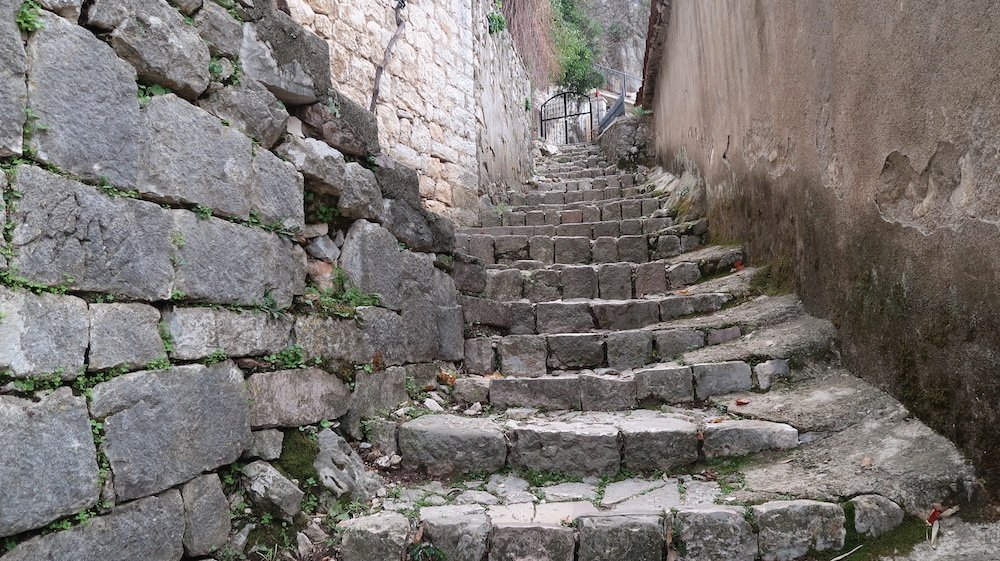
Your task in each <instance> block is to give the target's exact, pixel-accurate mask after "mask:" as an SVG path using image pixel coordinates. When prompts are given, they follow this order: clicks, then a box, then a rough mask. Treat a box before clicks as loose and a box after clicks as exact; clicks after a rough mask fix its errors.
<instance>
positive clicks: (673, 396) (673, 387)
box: [633, 365, 694, 403]
mask: <svg viewBox="0 0 1000 561" xmlns="http://www.w3.org/2000/svg"><path fill="white" fill-rule="evenodd" d="M633 375H634V376H635V382H636V398H637V399H638V400H639V401H640V402H642V401H644V400H649V401H652V402H653V403H678V402H684V401H693V400H694V379H693V378H692V377H691V368H690V367H687V366H668V365H659V366H651V367H649V368H643V369H641V370H636V371H635V372H634V373H633Z"/></svg>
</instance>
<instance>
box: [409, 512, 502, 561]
mask: <svg viewBox="0 0 1000 561" xmlns="http://www.w3.org/2000/svg"><path fill="white" fill-rule="evenodd" d="M421 524H422V525H423V529H424V538H425V539H426V540H427V541H429V542H430V543H432V544H434V547H437V548H438V549H439V550H441V551H442V552H443V553H444V554H445V556H446V559H448V561H484V560H485V559H486V551H487V540H488V539H489V536H490V529H491V528H492V524H491V522H490V518H489V517H488V516H486V515H485V514H472V513H468V512H461V513H459V512H445V513H440V514H430V515H428V516H421Z"/></svg>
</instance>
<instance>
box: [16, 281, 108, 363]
mask: <svg viewBox="0 0 1000 561" xmlns="http://www.w3.org/2000/svg"><path fill="white" fill-rule="evenodd" d="M0 318H2V319H0V371H9V372H10V374H11V375H13V376H14V377H15V378H26V377H28V376H37V375H50V374H57V375H58V376H59V377H60V378H63V379H66V380H71V379H73V378H76V376H77V375H78V374H79V372H80V370H81V369H82V367H83V362H84V357H85V354H86V352H87V344H88V337H87V336H88V331H89V324H88V320H87V303H86V302H84V301H83V300H81V299H79V298H76V297H73V296H58V295H55V294H33V293H31V292H28V291H26V290H18V289H9V288H7V287H4V286H0Z"/></svg>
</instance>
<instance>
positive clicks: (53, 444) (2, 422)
mask: <svg viewBox="0 0 1000 561" xmlns="http://www.w3.org/2000/svg"><path fill="white" fill-rule="evenodd" d="M6 319H7V318H5V321H6ZM96 458H97V451H96V449H95V448H94V441H93V438H92V435H91V432H90V419H89V417H88V415H87V402H86V400H85V399H84V398H83V397H76V396H73V395H72V393H71V392H70V390H69V388H62V389H59V390H57V391H55V392H54V393H52V394H50V395H48V396H45V397H43V398H41V400H39V401H30V400H27V399H20V398H16V397H13V396H0V459H2V461H3V466H4V468H3V470H0V487H2V488H3V490H4V491H3V493H0V537H3V536H11V535H14V534H17V533H20V532H24V531H27V530H33V529H35V528H41V527H43V526H45V525H46V524H48V523H49V522H52V521H53V520H56V519H58V518H61V517H63V516H69V515H71V514H74V513H77V512H79V511H81V510H85V509H87V508H90V507H91V506H93V505H94V504H96V503H97V501H98V499H99V498H100V492H101V489H100V483H99V480H98V468H97V459H96ZM40 489H44V490H45V492H44V493H43V492H39V490H40ZM27 549H28V550H30V549H31V548H27ZM13 555H14V557H17V555H16V554H13ZM21 558H27V557H21Z"/></svg>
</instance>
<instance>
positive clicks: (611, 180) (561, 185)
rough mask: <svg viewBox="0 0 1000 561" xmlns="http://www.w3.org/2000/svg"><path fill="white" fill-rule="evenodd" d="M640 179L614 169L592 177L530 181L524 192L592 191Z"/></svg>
mask: <svg viewBox="0 0 1000 561" xmlns="http://www.w3.org/2000/svg"><path fill="white" fill-rule="evenodd" d="M638 183H642V181H636V177H635V175H634V174H631V173H627V174H623V173H621V172H620V171H618V170H614V171H613V172H612V173H609V174H608V175H600V176H595V177H592V178H586V177H585V178H576V179H573V178H570V179H563V180H559V179H550V180H548V181H531V182H528V183H526V184H525V186H526V187H527V190H526V192H546V191H563V192H573V191H594V190H598V189H604V188H606V187H622V188H625V187H633V186H635V185H636V184H638Z"/></svg>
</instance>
